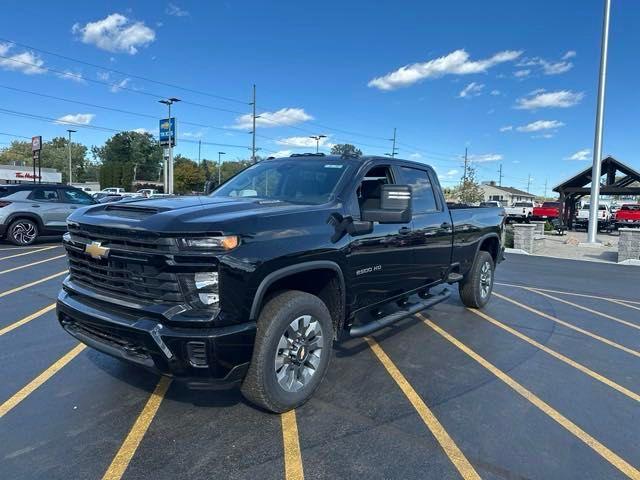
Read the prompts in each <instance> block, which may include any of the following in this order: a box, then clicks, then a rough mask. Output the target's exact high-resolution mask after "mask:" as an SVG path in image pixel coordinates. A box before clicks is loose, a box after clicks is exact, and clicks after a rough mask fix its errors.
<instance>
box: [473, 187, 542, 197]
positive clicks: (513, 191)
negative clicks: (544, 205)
mask: <svg viewBox="0 0 640 480" xmlns="http://www.w3.org/2000/svg"><path fill="white" fill-rule="evenodd" d="M483 186H487V187H493V188H497V189H498V190H502V191H505V192H507V193H510V194H511V195H519V196H521V197H531V198H534V197H535V195H533V194H531V193H528V192H525V191H523V190H518V189H517V188H513V187H499V186H498V185H491V184H483Z"/></svg>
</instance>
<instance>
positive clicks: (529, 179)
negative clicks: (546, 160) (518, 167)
mask: <svg viewBox="0 0 640 480" xmlns="http://www.w3.org/2000/svg"><path fill="white" fill-rule="evenodd" d="M530 189H531V174H529V177H528V178H527V193H529V190H530Z"/></svg>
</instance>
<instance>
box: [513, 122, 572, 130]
mask: <svg viewBox="0 0 640 480" xmlns="http://www.w3.org/2000/svg"><path fill="white" fill-rule="evenodd" d="M560 127H564V123H562V122H559V121H558V120H536V121H535V122H531V123H529V124H527V125H522V126H520V127H517V128H516V130H517V131H519V132H539V131H541V130H554V129H556V128H560Z"/></svg>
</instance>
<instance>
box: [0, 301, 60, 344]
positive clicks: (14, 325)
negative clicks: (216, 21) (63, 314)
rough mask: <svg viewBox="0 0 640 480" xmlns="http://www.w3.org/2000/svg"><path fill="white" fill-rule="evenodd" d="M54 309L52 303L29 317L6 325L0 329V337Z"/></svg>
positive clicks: (54, 306) (54, 305)
mask: <svg viewBox="0 0 640 480" xmlns="http://www.w3.org/2000/svg"><path fill="white" fill-rule="evenodd" d="M54 308H56V304H55V303H52V304H51V305H49V306H48V307H44V308H43V309H42V310H38V311H37V312H35V313H32V314H31V315H27V316H26V317H24V318H23V319H21V320H18V321H17V322H14V323H12V324H11V325H8V326H6V327H4V328H0V337H1V336H2V335H4V334H5V333H9V332H10V331H11V330H15V329H16V328H18V327H20V326H22V325H24V324H25V323H29V322H30V321H31V320H33V319H35V318H38V317H40V316H42V315H44V314H45V313H47V312H50V311H51V310H53V309H54Z"/></svg>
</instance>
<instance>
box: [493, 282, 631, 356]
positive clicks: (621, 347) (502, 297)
mask: <svg viewBox="0 0 640 480" xmlns="http://www.w3.org/2000/svg"><path fill="white" fill-rule="evenodd" d="M493 295H495V296H496V297H498V298H500V299H502V300H505V301H507V302H509V303H513V304H514V305H517V306H518V307H520V308H524V309H525V310H528V311H529V312H531V313H535V314H536V315H540V316H541V317H544V318H546V319H547V320H551V321H552V322H556V323H558V324H560V325H562V326H564V327H567V328H569V329H571V330H574V331H576V332H580V333H582V334H583V335H586V336H588V337H591V338H593V339H594V340H598V341H600V342H602V343H605V344H607V345H609V346H610V347H613V348H617V349H618V350H622V351H623V352H627V353H629V354H631V355H633V356H636V357H640V352H638V351H637V350H633V349H631V348H628V347H625V346H624V345H620V344H619V343H616V342H614V341H612V340H609V339H608V338H604V337H601V336H600V335H596V334H595V333H592V332H590V331H588V330H585V329H583V328H580V327H576V326H575V325H572V324H570V323H567V322H565V321H563V320H560V319H559V318H556V317H553V316H551V315H549V314H546V313H544V312H541V311H540V310H536V309H535V308H531V307H529V306H528V305H524V304H523V303H520V302H516V301H515V300H511V299H510V298H507V297H505V296H504V295H500V294H499V293H497V292H493Z"/></svg>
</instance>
